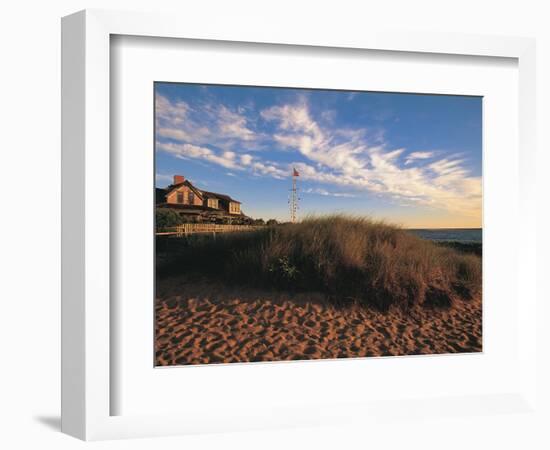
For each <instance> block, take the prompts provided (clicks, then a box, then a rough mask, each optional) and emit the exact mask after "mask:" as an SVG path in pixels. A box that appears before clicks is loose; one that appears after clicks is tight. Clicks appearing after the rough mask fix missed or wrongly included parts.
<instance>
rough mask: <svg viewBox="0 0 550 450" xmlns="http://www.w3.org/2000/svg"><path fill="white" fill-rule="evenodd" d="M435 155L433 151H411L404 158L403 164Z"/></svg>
mask: <svg viewBox="0 0 550 450" xmlns="http://www.w3.org/2000/svg"><path fill="white" fill-rule="evenodd" d="M434 156H435V152H412V153H410V154H409V155H407V157H406V158H405V164H411V163H412V162H414V161H416V160H419V159H429V158H433V157H434Z"/></svg>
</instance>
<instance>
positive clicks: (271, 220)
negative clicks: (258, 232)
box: [266, 219, 279, 226]
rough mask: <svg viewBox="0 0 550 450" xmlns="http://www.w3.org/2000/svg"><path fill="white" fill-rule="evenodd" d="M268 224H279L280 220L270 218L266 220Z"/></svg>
mask: <svg viewBox="0 0 550 450" xmlns="http://www.w3.org/2000/svg"><path fill="white" fill-rule="evenodd" d="M266 225H268V226H274V225H279V222H277V220H275V219H269V220H268V221H267V222H266Z"/></svg>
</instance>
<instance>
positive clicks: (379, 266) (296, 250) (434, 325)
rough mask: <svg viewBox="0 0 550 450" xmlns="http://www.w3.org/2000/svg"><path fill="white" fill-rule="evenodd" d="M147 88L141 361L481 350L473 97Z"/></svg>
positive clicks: (176, 85) (478, 161)
mask: <svg viewBox="0 0 550 450" xmlns="http://www.w3.org/2000/svg"><path fill="white" fill-rule="evenodd" d="M152 88H153V89H154V119H153V120H154V149H153V150H152V151H154V155H155V160H154V161H155V164H154V166H155V167H154V171H155V173H154V176H155V185H154V186H151V188H152V189H154V191H155V192H154V194H155V195H154V198H155V200H154V204H153V205H151V207H152V214H154V230H153V232H154V240H155V250H154V251H155V255H154V260H155V269H154V270H155V274H154V279H155V298H154V309H155V310H154V322H155V323H154V327H155V333H154V336H155V337H154V339H155V342H154V348H155V355H154V366H155V367H161V366H188V365H209V364H229V363H257V362H282V361H304V360H335V359H341V358H369V357H388V356H394V357H395V356H400V357H401V356H412V355H440V357H445V355H450V354H460V353H480V352H482V350H483V348H482V337H483V335H482V316H483V314H482V222H483V217H482V209H483V207H482V202H483V195H482V159H483V158H482V147H483V142H482V141H483V136H482V131H483V126H482V125H483V98H482V97H480V96H466V95H441V94H430V93H412V92H411V93H409V92H375V91H353V90H334V89H318V88H313V87H312V88H301V87H300V88H296V87H269V86H244V85H243V86H240V85H216V84H198V83H183V82H181V83H180V82H161V81H157V82H155V83H154V84H153V86H152Z"/></svg>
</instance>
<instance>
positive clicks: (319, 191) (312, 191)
mask: <svg viewBox="0 0 550 450" xmlns="http://www.w3.org/2000/svg"><path fill="white" fill-rule="evenodd" d="M302 192H304V193H305V194H317V195H323V196H325V197H348V198H353V197H357V195H356V194H350V193H349V192H329V191H327V190H326V189H322V188H307V189H304V190H303V191H302Z"/></svg>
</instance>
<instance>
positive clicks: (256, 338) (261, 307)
mask: <svg viewBox="0 0 550 450" xmlns="http://www.w3.org/2000/svg"><path fill="white" fill-rule="evenodd" d="M155 315H156V323H155V332H156V342H155V350H156V358H155V359H156V365H158V366H169V365H188V364H209V363H233V362H254V361H281V360H307V359H334V358H350V357H368V356H400V355H419V354H441V353H471V352H480V351H481V350H482V347H481V332H482V324H481V318H482V314H481V298H480V297H477V298H474V299H471V300H468V301H462V300H457V301H456V302H455V304H454V305H453V306H452V307H451V308H447V309H434V308H421V307H420V308H417V309H415V310H414V311H410V312H408V313H403V312H400V311H391V312H388V313H382V312H379V311H375V310H373V309H370V308H367V307H365V306H361V305H349V306H345V307H338V308H336V307H334V306H332V305H330V304H328V303H327V302H326V301H325V299H324V297H323V295H321V294H315V293H310V294H305V293H302V294H289V293H273V292H266V291H256V290H253V289H249V288H246V289H243V288H237V287H227V286H223V285H220V284H217V283H212V282H208V281H206V280H203V281H197V280H195V281H189V280H186V279H182V278H179V279H178V278H171V279H164V280H161V281H159V282H158V283H157V298H156V305H155Z"/></svg>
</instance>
